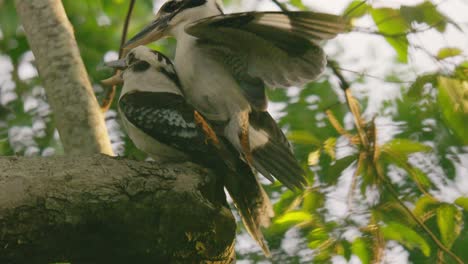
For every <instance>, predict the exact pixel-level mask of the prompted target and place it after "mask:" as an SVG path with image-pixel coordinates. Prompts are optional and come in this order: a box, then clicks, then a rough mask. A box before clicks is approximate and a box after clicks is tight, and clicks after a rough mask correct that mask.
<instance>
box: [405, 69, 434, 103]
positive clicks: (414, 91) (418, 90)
mask: <svg viewBox="0 0 468 264" xmlns="http://www.w3.org/2000/svg"><path fill="white" fill-rule="evenodd" d="M438 76H439V74H432V73H431V74H425V75H421V76H418V78H416V80H415V81H414V83H413V84H411V86H410V87H409V89H408V96H410V97H413V98H415V99H419V98H421V96H422V92H423V88H424V86H425V85H426V84H428V83H429V84H432V85H433V86H434V87H435V86H436V83H437V77H438Z"/></svg>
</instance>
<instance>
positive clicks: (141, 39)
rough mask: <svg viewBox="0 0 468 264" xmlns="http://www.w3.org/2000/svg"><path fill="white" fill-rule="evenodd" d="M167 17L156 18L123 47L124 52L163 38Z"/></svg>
mask: <svg viewBox="0 0 468 264" xmlns="http://www.w3.org/2000/svg"><path fill="white" fill-rule="evenodd" d="M169 19H170V18H169V17H158V18H156V19H155V20H154V21H153V22H151V24H149V25H148V26H146V27H145V28H144V29H143V30H142V31H140V32H139V33H138V34H136V35H135V36H134V37H133V38H131V39H130V40H129V41H127V43H125V45H124V49H125V50H130V49H133V48H135V47H137V46H140V45H146V44H148V43H151V42H153V41H156V40H158V39H160V38H162V37H164V33H165V31H166V29H167V26H168V21H169Z"/></svg>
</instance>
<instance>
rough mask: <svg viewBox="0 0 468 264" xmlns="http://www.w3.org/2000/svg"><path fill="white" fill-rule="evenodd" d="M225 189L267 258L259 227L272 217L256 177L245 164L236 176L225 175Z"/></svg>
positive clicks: (267, 223)
mask: <svg viewBox="0 0 468 264" xmlns="http://www.w3.org/2000/svg"><path fill="white" fill-rule="evenodd" d="M225 187H226V189H227V191H228V192H229V195H230V196H231V198H232V199H233V201H234V205H235V206H236V208H237V210H238V211H239V214H240V216H241V219H242V222H243V223H244V226H245V228H246V229H247V231H248V232H249V234H250V235H251V236H252V237H253V238H254V239H255V241H256V242H257V243H258V244H259V245H260V247H261V248H262V251H263V253H264V254H265V255H266V256H267V257H269V256H270V255H271V254H270V250H269V248H268V245H267V243H266V241H265V238H264V237H263V233H262V231H261V229H260V227H267V226H269V224H270V219H271V218H272V217H273V214H274V213H273V207H272V205H271V202H270V200H269V198H268V196H267V194H266V192H265V190H264V189H263V187H262V186H261V185H260V183H259V182H258V180H257V177H256V176H255V175H254V174H253V173H252V170H251V169H250V167H249V166H248V165H247V164H241V166H240V167H239V168H238V171H237V173H236V174H233V173H229V174H228V175H226V179H225Z"/></svg>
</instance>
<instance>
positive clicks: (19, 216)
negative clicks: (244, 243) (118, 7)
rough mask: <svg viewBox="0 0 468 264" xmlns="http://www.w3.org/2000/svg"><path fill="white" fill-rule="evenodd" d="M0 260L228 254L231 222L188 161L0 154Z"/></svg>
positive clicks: (218, 192)
mask: <svg viewBox="0 0 468 264" xmlns="http://www.w3.org/2000/svg"><path fill="white" fill-rule="evenodd" d="M0 168H2V170H0V263H53V262H71V263H229V262H231V261H232V260H233V252H234V250H233V243H234V237H235V229H236V225H235V221H234V218H233V216H232V214H231V212H230V210H229V209H228V208H226V207H225V206H224V205H225V197H224V193H223V189H222V186H219V185H218V184H217V183H216V180H215V179H216V177H214V175H213V174H211V173H210V172H208V171H207V170H205V169H202V168H200V167H198V166H196V165H194V164H191V163H183V164H164V165H160V164H157V163H151V162H137V161H131V160H124V159H121V158H111V157H108V156H105V155H94V156H91V157H86V158H83V157H77V156H66V157H55V158H47V159H44V158H22V157H2V158H0Z"/></svg>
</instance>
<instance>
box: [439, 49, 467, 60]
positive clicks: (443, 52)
mask: <svg viewBox="0 0 468 264" xmlns="http://www.w3.org/2000/svg"><path fill="white" fill-rule="evenodd" d="M460 54H462V50H461V49H459V48H443V49H440V50H439V52H438V53H437V59H439V60H443V59H446V58H450V57H455V56H458V55H460Z"/></svg>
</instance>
